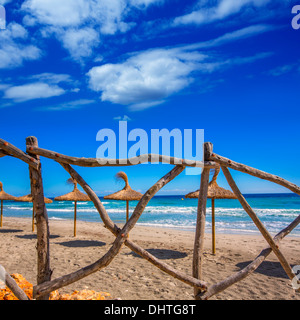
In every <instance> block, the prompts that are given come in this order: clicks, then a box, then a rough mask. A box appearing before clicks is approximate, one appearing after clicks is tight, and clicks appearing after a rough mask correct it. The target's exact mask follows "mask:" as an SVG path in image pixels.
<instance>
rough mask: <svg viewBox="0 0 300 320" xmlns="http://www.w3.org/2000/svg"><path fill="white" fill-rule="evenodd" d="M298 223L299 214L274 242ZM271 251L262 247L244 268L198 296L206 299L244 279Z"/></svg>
mask: <svg viewBox="0 0 300 320" xmlns="http://www.w3.org/2000/svg"><path fill="white" fill-rule="evenodd" d="M299 223H300V215H299V216H298V217H297V218H296V219H295V220H294V221H293V222H292V223H290V224H289V225H288V226H287V227H286V228H284V229H283V230H281V231H280V232H279V233H277V235H276V236H275V237H274V242H275V243H276V244H278V243H279V242H280V241H281V240H282V239H283V238H284V237H285V236H287V235H288V234H289V233H291V232H292V231H293V230H294V229H295V228H296V227H297V226H298V224H299ZM271 252H272V248H271V247H267V248H265V249H263V250H262V251H261V252H260V254H259V255H258V256H257V257H256V258H255V259H254V260H253V261H252V262H251V263H250V264H248V265H247V266H246V267H245V268H243V269H242V270H240V271H238V272H236V273H235V274H233V275H231V276H229V277H228V278H226V279H224V280H222V281H220V282H218V283H216V284H213V285H211V286H210V287H208V289H207V291H206V292H204V293H203V292H202V293H200V294H199V295H198V298H199V299H201V300H207V299H209V298H211V297H212V296H214V295H216V294H218V293H220V292H222V291H224V290H226V289H227V288H229V287H230V286H232V285H234V284H235V283H237V282H239V281H241V280H243V279H245V278H246V277H247V276H249V275H250V274H251V273H253V272H254V271H255V270H256V269H257V268H258V267H259V266H260V265H261V264H262V263H263V261H265V259H266V258H267V257H268V256H269V254H270V253H271Z"/></svg>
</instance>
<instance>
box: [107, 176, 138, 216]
mask: <svg viewBox="0 0 300 320" xmlns="http://www.w3.org/2000/svg"><path fill="white" fill-rule="evenodd" d="M116 177H117V178H118V179H122V180H124V182H125V187H124V188H123V189H122V190H120V191H118V192H115V193H112V194H110V195H108V196H105V197H104V199H109V200H123V201H126V222H127V221H128V219H129V201H133V200H140V199H141V198H142V196H143V195H142V194H141V193H140V192H137V191H135V190H133V189H131V187H130V185H129V183H128V177H127V174H126V173H125V172H123V171H120V172H118V173H117V174H116Z"/></svg>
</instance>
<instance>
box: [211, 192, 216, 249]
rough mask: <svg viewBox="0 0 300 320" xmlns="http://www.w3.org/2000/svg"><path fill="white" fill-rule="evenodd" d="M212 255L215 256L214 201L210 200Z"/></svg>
mask: <svg viewBox="0 0 300 320" xmlns="http://www.w3.org/2000/svg"><path fill="white" fill-rule="evenodd" d="M211 228H212V253H213V255H215V254H216V226H215V199H214V198H212V199H211Z"/></svg>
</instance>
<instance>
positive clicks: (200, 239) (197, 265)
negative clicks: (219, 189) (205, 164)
mask: <svg viewBox="0 0 300 320" xmlns="http://www.w3.org/2000/svg"><path fill="white" fill-rule="evenodd" d="M212 149H213V145H212V144H211V143H209V142H207V143H205V144H204V160H207V159H208V158H209V156H210V155H211V153H212ZM209 172H210V169H207V168H205V169H204V170H203V171H202V174H201V182H200V190H199V198H198V209H197V222H196V233H195V242H194V255H193V277H195V278H197V279H200V280H202V263H203V249H204V234H205V220H206V203H207V192H208V183H209ZM200 292H201V290H199V289H198V288H194V294H195V298H196V299H197V295H198V294H199V293H200Z"/></svg>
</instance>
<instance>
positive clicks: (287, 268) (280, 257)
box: [221, 166, 295, 280]
mask: <svg viewBox="0 0 300 320" xmlns="http://www.w3.org/2000/svg"><path fill="white" fill-rule="evenodd" d="M221 168H222V171H223V173H224V175H225V177H226V180H227V182H228V184H229V185H230V187H231V189H232V191H233V192H234V193H235V195H236V196H237V198H238V200H239V201H240V203H241V205H242V207H243V208H244V210H245V211H246V212H247V213H248V215H249V216H250V218H251V219H252V221H253V222H254V224H255V225H256V227H257V228H258V230H259V231H260V232H261V234H262V235H263V237H264V238H265V240H266V241H267V242H268V244H269V246H270V247H271V248H272V250H273V251H274V253H275V254H276V256H277V258H278V260H279V261H280V263H281V265H282V267H283V269H284V271H285V272H286V274H287V275H288V277H289V278H290V279H291V280H292V279H293V278H294V276H295V275H294V273H293V271H292V268H291V266H290V265H289V263H288V262H287V260H286V258H285V257H284V255H283V254H282V253H281V251H280V250H279V247H278V245H276V243H275V242H274V240H273V238H272V236H271V235H270V234H269V232H268V230H267V229H266V228H265V226H264V225H263V224H262V223H261V221H260V220H259V218H258V217H257V215H256V214H255V212H254V211H253V210H252V208H251V207H250V205H249V204H248V202H247V201H246V199H245V198H244V197H243V195H242V193H241V192H240V190H239V189H238V187H237V185H236V183H235V182H234V180H233V178H232V176H231V174H230V172H229V170H228V168H226V167H223V166H221Z"/></svg>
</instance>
